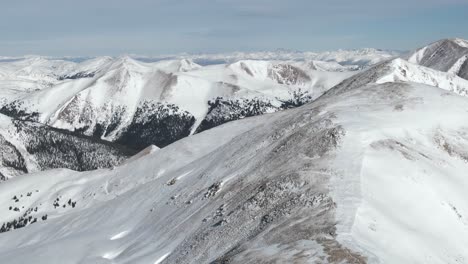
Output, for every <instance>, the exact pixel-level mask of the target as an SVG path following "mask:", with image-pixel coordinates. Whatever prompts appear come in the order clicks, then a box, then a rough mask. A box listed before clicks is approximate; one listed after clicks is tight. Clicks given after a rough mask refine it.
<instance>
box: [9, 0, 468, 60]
mask: <svg viewBox="0 0 468 264" xmlns="http://www.w3.org/2000/svg"><path fill="white" fill-rule="evenodd" d="M0 10H2V11H3V12H2V16H0V48H1V51H0V52H1V53H2V55H18V54H25V53H39V54H46V55H74V54H77V53H79V54H82V55H83V54H89V55H99V54H110V55H114V54H118V53H126V52H127V53H151V54H158V53H173V52H182V51H186V52H199V51H208V52H209V51H213V52H218V51H230V50H237V49H247V50H259V49H274V48H280V47H282V48H291V49H302V50H305V49H307V50H324V49H335V48H359V47H366V46H367V47H368V46H373V47H380V48H397V49H408V48H412V47H414V46H416V45H419V44H423V43H425V42H427V41H432V40H435V39H437V38H443V37H452V36H458V37H465V38H468V28H467V27H466V26H465V25H467V24H468V16H467V15H466V14H468V0H392V1H388V0H386V1H383V0H358V1H351V0H327V1H318V0H317V1H315V0H288V1H284V0H178V1H174V0H133V1H127V0H99V1H96V0H81V1H72V0H41V1H36V0H34V1H33V0H15V1H2V3H0ZM342 36H346V38H343V37H342ZM337 40H341V41H337Z"/></svg>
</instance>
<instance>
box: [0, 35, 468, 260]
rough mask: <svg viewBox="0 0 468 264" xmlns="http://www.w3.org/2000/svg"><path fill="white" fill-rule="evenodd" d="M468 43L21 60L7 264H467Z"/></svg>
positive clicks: (0, 228) (4, 128)
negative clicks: (409, 48) (205, 57)
mask: <svg viewBox="0 0 468 264" xmlns="http://www.w3.org/2000/svg"><path fill="white" fill-rule="evenodd" d="M467 43H468V42H466V41H464V40H461V39H446V40H441V41H438V42H435V43H432V44H430V45H428V46H426V47H423V48H420V49H417V50H415V51H414V52H411V53H409V54H399V53H398V54H396V53H392V52H386V51H378V50H372V49H369V50H366V51H360V52H357V51H354V52H349V51H338V52H332V53H330V54H328V55H324V54H322V55H320V56H321V57H320V56H319V55H317V54H315V55H310V57H306V55H305V53H296V52H289V51H280V52H275V53H274V54H273V55H271V56H272V57H271V58H268V59H266V57H265V56H267V55H268V54H261V53H260V54H256V55H255V56H257V58H256V59H254V58H253V57H249V58H247V57H246V56H247V55H246V54H242V56H241V55H232V57H225V58H224V59H223V60H224V61H223V62H222V63H218V64H214V65H201V64H199V63H197V61H196V58H193V57H192V58H189V57H184V58H182V57H181V58H171V60H159V61H157V62H148V61H146V62H143V61H142V59H141V58H140V59H139V60H137V59H135V58H132V57H119V58H110V57H100V58H92V59H90V60H85V61H81V62H73V61H70V60H57V59H51V58H37V57H29V58H23V59H14V60H11V59H10V60H8V59H5V60H4V61H3V62H1V63H0V98H1V100H2V101H1V102H2V105H1V110H0V112H1V113H2V115H0V162H1V163H0V173H1V174H0V177H1V178H2V179H3V180H5V181H2V182H0V259H2V260H6V261H7V262H8V263H9V264H23V263H47V264H54V263H57V264H64V263H93V264H94V263H152V264H153V263H154V264H166V263H359V264H361V263H434V264H445V263H454V264H455V263H467V262H468V251H467V250H466V245H468V199H467V195H466V190H467V188H468V177H467V171H468V117H467V114H468V79H467V76H466V67H467V66H466V64H467V62H466V61H467V60H466V57H467V54H468V44H467ZM278 54H282V56H284V57H282V58H283V60H281V58H280V57H279V55H278ZM199 56H200V57H199V58H201V56H202V55H199ZM211 56H213V57H211V58H210V59H213V58H216V57H215V55H211ZM220 56H221V55H220ZM248 56H254V55H252V54H250V55H248ZM262 56H264V57H262ZM273 56H276V57H275V58H274V59H272V58H273ZM294 56H297V57H294ZM301 56H302V57H301ZM313 56H315V57H313ZM221 57H222V56H221ZM312 57H313V58H312ZM236 58H239V59H236ZM155 145H156V146H155ZM0 262H1V261H0Z"/></svg>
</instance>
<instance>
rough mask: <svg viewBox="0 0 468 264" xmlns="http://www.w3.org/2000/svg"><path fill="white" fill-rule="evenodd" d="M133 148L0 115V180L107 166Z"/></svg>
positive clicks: (127, 154)
mask: <svg viewBox="0 0 468 264" xmlns="http://www.w3.org/2000/svg"><path fill="white" fill-rule="evenodd" d="M133 154H135V151H133V150H130V149H126V148H123V147H121V146H118V145H116V144H112V143H108V142H104V141H99V140H96V139H91V138H86V137H83V136H78V135H74V134H71V133H70V132H67V131H60V130H57V129H54V128H50V127H47V126H44V125H41V124H37V123H33V122H28V121H19V120H12V119H10V118H8V117H6V116H4V115H0V180H6V179H8V178H12V177H15V176H18V175H21V174H25V173H33V172H37V171H41V170H48V169H53V168H69V169H73V170H77V171H85V170H94V169H98V168H109V167H113V166H116V165H118V164H120V163H121V162H122V161H123V160H124V159H126V158H128V157H129V156H131V155H133Z"/></svg>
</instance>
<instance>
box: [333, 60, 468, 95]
mask: <svg viewBox="0 0 468 264" xmlns="http://www.w3.org/2000/svg"><path fill="white" fill-rule="evenodd" d="M388 82H414V83H421V84H426V85H431V86H435V87H439V88H442V89H444V90H447V91H452V92H454V93H457V94H459V95H463V96H468V80H465V79H462V78H460V77H458V76H456V75H455V74H452V73H446V72H441V71H436V70H433V69H430V68H426V67H423V66H420V65H416V64H412V63H409V62H407V61H405V60H403V59H394V60H391V61H388V62H384V63H381V64H379V65H376V66H374V67H372V68H369V69H368V70H366V71H364V72H362V73H359V74H356V75H354V76H352V77H351V78H349V79H346V80H344V81H343V82H341V83H340V84H338V85H337V86H335V87H334V88H333V89H331V90H329V91H328V92H327V93H326V94H327V95H334V94H336V93H338V92H341V91H343V90H348V89H354V88H357V87H360V86H363V85H366V84H370V83H388Z"/></svg>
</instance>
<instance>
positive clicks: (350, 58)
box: [134, 48, 403, 70]
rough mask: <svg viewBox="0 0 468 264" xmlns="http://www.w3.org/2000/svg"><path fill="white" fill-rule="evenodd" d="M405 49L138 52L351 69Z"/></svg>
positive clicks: (216, 61)
mask: <svg viewBox="0 0 468 264" xmlns="http://www.w3.org/2000/svg"><path fill="white" fill-rule="evenodd" d="M402 54H403V52H400V51H392V50H380V49H372V48H366V49H356V50H336V51H326V52H301V51H291V50H285V49H279V50H276V51H264V52H231V53H217V54H175V55H163V56H158V57H147V56H138V55H135V56H134V57H135V58H138V59H140V60H144V61H158V60H168V59H170V60H174V59H177V60H179V59H190V60H193V61H195V62H197V63H199V64H202V65H211V64H220V63H221V64H225V63H227V64H229V63H234V62H237V61H241V60H268V61H271V60H274V61H278V60H279V61H324V62H334V63H338V64H340V65H342V66H345V67H347V68H348V69H354V70H355V69H358V68H366V67H369V66H372V65H374V64H377V63H379V62H382V61H385V60H388V59H391V58H393V57H397V56H400V55H402Z"/></svg>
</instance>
